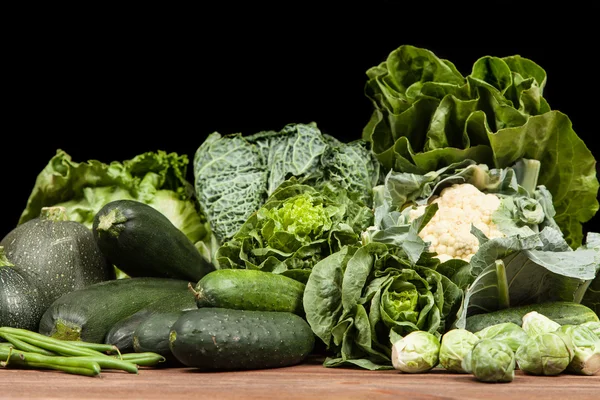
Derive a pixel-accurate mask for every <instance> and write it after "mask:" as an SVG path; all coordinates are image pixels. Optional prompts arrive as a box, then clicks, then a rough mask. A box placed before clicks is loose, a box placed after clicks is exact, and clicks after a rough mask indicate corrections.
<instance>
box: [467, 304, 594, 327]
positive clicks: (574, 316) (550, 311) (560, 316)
mask: <svg viewBox="0 0 600 400" xmlns="http://www.w3.org/2000/svg"><path fill="white" fill-rule="evenodd" d="M531 311H537V312H538V313H540V314H542V315H545V316H546V317H548V318H550V319H551V320H553V321H555V322H556V323H558V324H560V325H579V324H583V323H584V322H590V321H598V315H596V313H595V312H594V311H593V310H592V309H590V308H589V307H586V306H584V305H583V304H579V303H573V302H568V301H553V302H547V303H539V304H528V305H523V306H516V307H509V308H505V309H502V310H498V311H492V312H489V313H484V314H476V315H471V316H469V317H467V319H466V329H467V330H469V331H471V332H478V331H480V330H482V329H483V328H486V327H488V326H491V325H496V324H499V323H504V322H513V323H515V324H517V325H519V326H521V325H522V323H523V316H524V315H525V314H527V313H529V312H531Z"/></svg>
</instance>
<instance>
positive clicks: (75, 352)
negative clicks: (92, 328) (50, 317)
mask: <svg viewBox="0 0 600 400" xmlns="http://www.w3.org/2000/svg"><path fill="white" fill-rule="evenodd" d="M0 333H8V334H12V335H13V336H16V337H17V338H18V339H21V340H23V341H25V342H27V343H29V344H32V345H34V346H37V347H41V348H43V349H45V350H49V351H52V352H54V353H58V354H61V355H64V356H108V355H107V354H104V353H102V352H99V351H96V350H93V349H88V348H85V347H78V346H75V345H73V344H70V343H68V342H67V341H65V340H61V339H55V338H52V337H50V336H46V335H42V334H41V333H37V332H33V331H27V330H24V329H18V328H9V327H1V328H0Z"/></svg>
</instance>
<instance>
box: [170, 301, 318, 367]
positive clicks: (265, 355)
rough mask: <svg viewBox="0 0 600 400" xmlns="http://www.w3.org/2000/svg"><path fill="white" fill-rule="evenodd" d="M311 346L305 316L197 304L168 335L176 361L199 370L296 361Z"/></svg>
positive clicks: (297, 362)
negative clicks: (198, 306) (198, 305)
mask: <svg viewBox="0 0 600 400" xmlns="http://www.w3.org/2000/svg"><path fill="white" fill-rule="evenodd" d="M314 345H315V338H314V334H313V332H312V330H311V328H310V326H309V325H308V323H307V322H306V320H304V319H303V318H302V317H300V316H298V315H296V314H294V313H291V312H284V311H252V310H233V309H227V308H219V307H208V308H199V309H197V310H191V311H186V312H185V313H183V314H182V315H181V317H180V318H179V319H177V321H176V322H175V323H174V324H173V326H172V327H171V333H170V335H169V346H170V348H171V352H172V353H173V355H174V356H175V357H176V358H177V360H179V361H180V362H181V363H182V364H183V365H185V366H188V367H196V368H199V369H203V370H248V369H265V368H275V367H285V366H290V365H295V364H299V363H301V362H302V361H304V360H305V359H306V357H307V356H308V355H309V354H310V353H311V352H312V350H313V348H314Z"/></svg>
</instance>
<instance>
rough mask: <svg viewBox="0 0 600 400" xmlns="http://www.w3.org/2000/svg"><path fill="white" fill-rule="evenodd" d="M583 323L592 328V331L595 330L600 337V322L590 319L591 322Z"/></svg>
mask: <svg viewBox="0 0 600 400" xmlns="http://www.w3.org/2000/svg"><path fill="white" fill-rule="evenodd" d="M581 325H582V326H585V327H586V328H589V329H591V330H592V332H594V333H595V334H596V336H598V338H600V322H598V321H590V322H584V323H583V324H581Z"/></svg>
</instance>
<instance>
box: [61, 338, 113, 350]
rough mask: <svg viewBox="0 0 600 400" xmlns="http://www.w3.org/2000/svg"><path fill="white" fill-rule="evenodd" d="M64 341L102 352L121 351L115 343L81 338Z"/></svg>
mask: <svg viewBox="0 0 600 400" xmlns="http://www.w3.org/2000/svg"><path fill="white" fill-rule="evenodd" d="M57 340H58V339H57ZM63 342H64V343H68V344H72V345H74V346H77V347H83V348H86V349H92V350H96V351H99V352H101V353H120V351H119V348H118V347H117V346H115V345H114V344H107V343H93V342H84V341H81V340H63Z"/></svg>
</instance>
